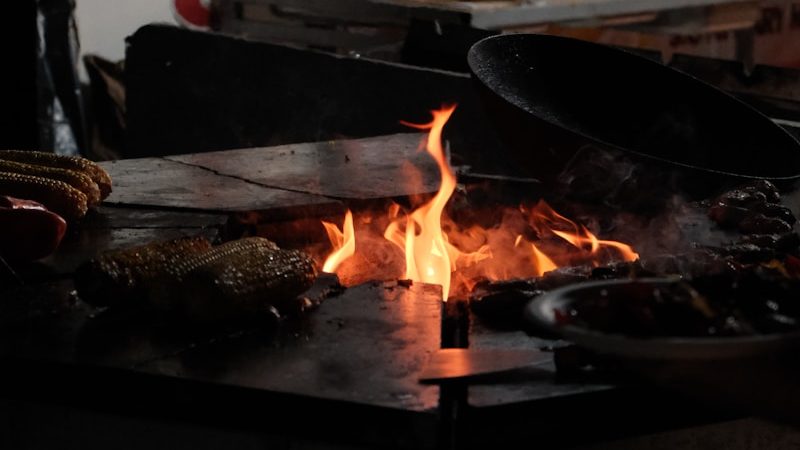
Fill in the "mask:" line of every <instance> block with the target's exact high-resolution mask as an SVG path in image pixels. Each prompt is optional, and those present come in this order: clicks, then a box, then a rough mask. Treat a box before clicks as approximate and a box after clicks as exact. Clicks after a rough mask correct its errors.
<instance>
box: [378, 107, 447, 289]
mask: <svg viewBox="0 0 800 450" xmlns="http://www.w3.org/2000/svg"><path fill="white" fill-rule="evenodd" d="M455 109H456V107H455V105H453V106H448V107H444V108H442V109H441V110H437V111H432V112H431V113H432V114H433V120H432V121H431V122H430V123H427V124H423V125H415V124H409V123H405V122H404V123H405V124H406V125H408V126H411V127H414V128H418V129H421V130H430V132H429V133H428V139H427V143H426V145H425V149H426V150H427V151H428V154H430V155H431V156H432V157H433V159H434V160H435V161H436V164H437V165H438V166H439V172H440V173H441V177H442V181H441V185H440V187H439V192H437V193H436V195H435V196H434V197H433V199H431V200H430V201H429V202H428V203H425V204H424V205H422V206H420V207H419V208H417V209H416V210H414V211H413V212H411V214H410V215H408V217H407V218H406V230H405V242H404V246H403V248H404V250H405V254H406V278H409V279H411V280H414V281H422V282H424V283H430V284H438V285H440V286H441V287H442V296H443V297H444V298H445V299H447V297H448V295H449V293H450V277H451V273H452V271H453V266H454V263H455V258H454V257H453V253H454V252H453V251H454V250H456V249H455V248H454V247H452V246H450V245H449V243H448V242H447V236H445V234H444V232H443V231H442V212H444V207H445V206H446V205H447V201H448V200H450V196H451V195H453V191H455V189H456V176H455V174H454V173H453V170H452V169H451V168H450V165H449V164H448V163H447V159H446V157H445V154H444V149H443V148H442V130H443V129H444V125H445V124H446V123H447V120H448V119H449V118H450V116H451V115H452V114H453V111H454V110H455ZM417 227H419V233H417ZM387 231H388V230H387ZM390 240H391V241H392V242H395V241H394V240H393V239H390ZM456 254H457V250H456Z"/></svg>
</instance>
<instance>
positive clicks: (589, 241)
mask: <svg viewBox="0 0 800 450" xmlns="http://www.w3.org/2000/svg"><path fill="white" fill-rule="evenodd" d="M531 220H532V221H533V222H532V226H533V227H534V228H535V229H538V230H540V231H541V230H542V229H543V228H547V229H549V231H550V232H552V233H553V234H555V235H556V236H558V237H560V238H561V239H563V240H565V241H567V242H569V243H570V244H572V245H573V246H575V247H576V248H578V249H582V250H583V249H586V250H588V251H589V252H590V253H591V254H592V255H596V254H597V253H598V252H599V251H600V250H601V249H603V248H607V247H610V248H613V249H615V250H616V251H617V252H618V253H619V254H620V257H621V259H622V260H623V261H636V260H637V259H639V254H638V253H636V252H635V251H634V250H633V248H631V246H630V245H627V244H623V243H621V242H617V241H607V240H602V239H598V238H597V236H595V235H594V234H592V232H590V231H589V230H588V229H586V227H585V226H583V225H580V226H579V225H578V224H576V223H575V222H573V221H571V220H569V219H567V218H566V217H564V216H562V215H561V214H558V213H557V212H555V211H553V208H551V207H550V205H548V204H547V203H545V202H544V201H542V200H540V201H539V203H538V204H537V205H536V206H535V207H534V209H533V214H532V215H531ZM557 227H561V228H569V229H571V230H572V232H568V231H561V230H557V229H555V228H557ZM587 247H588V249H587Z"/></svg>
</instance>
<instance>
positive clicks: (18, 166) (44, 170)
mask: <svg viewBox="0 0 800 450" xmlns="http://www.w3.org/2000/svg"><path fill="white" fill-rule="evenodd" d="M0 172H13V173H18V174H21V175H32V176H36V177H44V178H50V179H51V180H58V181H63V182H64V183H67V184H68V185H70V186H72V187H74V188H75V189H77V190H79V191H81V192H83V193H84V194H86V200H87V202H88V204H89V206H95V205H97V204H99V203H100V188H99V187H98V186H97V183H95V182H94V181H92V179H91V178H90V177H89V176H88V175H86V174H85V173H83V172H79V171H76V170H72V169H59V168H57V167H47V166H37V165H35V164H27V163H21V162H16V161H7V160H3V159H0Z"/></svg>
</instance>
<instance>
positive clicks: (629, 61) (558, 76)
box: [468, 34, 800, 196]
mask: <svg viewBox="0 0 800 450" xmlns="http://www.w3.org/2000/svg"><path fill="white" fill-rule="evenodd" d="M468 62H469V66H470V69H471V71H472V73H473V78H474V79H475V80H476V82H477V85H478V86H479V89H480V91H481V97H482V99H483V101H484V106H485V109H486V110H487V112H488V113H489V115H490V117H491V118H492V121H493V123H494V126H495V128H496V130H497V131H498V133H499V135H500V136H501V138H502V140H503V141H504V143H505V144H506V146H507V152H508V154H507V155H504V157H506V158H509V159H511V160H513V161H514V162H515V165H516V167H517V168H518V171H519V172H518V173H516V174H514V175H519V176H533V177H536V178H538V179H540V180H542V181H544V182H552V181H554V180H555V178H556V176H557V174H559V173H560V172H561V171H562V170H563V169H564V168H565V166H566V165H567V163H568V162H569V161H571V160H572V159H573V158H574V157H575V155H576V153H577V152H578V151H579V150H580V149H581V148H583V147H584V146H586V145H592V146H596V147H599V148H604V149H610V150H611V149H616V150H619V151H622V152H624V153H625V154H626V155H627V156H629V157H630V158H632V159H633V160H634V161H636V162H637V163H640V164H642V165H645V166H646V167H647V170H648V171H650V172H651V173H654V174H656V173H661V172H667V171H669V172H673V173H675V174H676V178H675V180H674V182H675V183H676V184H677V185H678V187H679V188H681V189H683V190H684V191H686V192H687V193H690V194H692V195H695V196H703V195H708V194H710V193H712V192H715V191H719V190H721V189H724V188H727V187H730V186H732V185H735V184H741V183H743V182H745V181H747V180H751V179H767V180H770V181H773V182H775V183H777V184H779V185H782V186H786V185H787V184H793V183H794V182H795V181H796V180H797V179H798V178H800V144H798V142H797V140H795V138H794V137H792V136H791V135H790V134H789V133H787V132H786V131H785V130H784V129H782V128H781V127H779V126H778V125H777V124H775V123H774V122H773V121H772V120H770V119H769V118H768V117H766V116H765V115H763V114H761V113H760V112H758V111H757V110H755V109H754V108H752V107H750V106H748V105H747V104H745V103H743V102H741V101H740V100H738V99H736V98H735V97H733V96H731V95H729V94H727V93H725V92H723V91H722V90H720V89H717V88H716V87H714V86H711V85H709V84H707V83H705V82H702V81H700V80H698V79H696V78H694V77H692V76H690V75H687V74H685V73H683V72H680V71H677V70H675V69H672V68H670V67H667V66H664V65H662V64H660V63H658V62H655V61H651V60H649V59H647V58H644V57H641V56H639V55H636V54H633V53H630V52H627V51H623V50H620V49H616V48H613V47H608V46H604V45H600V44H594V43H590V42H586V41H581V40H576V39H570V38H564V37H557V36H548V35H535V34H507V35H499V36H493V37H489V38H486V39H483V40H481V41H479V42H477V43H476V44H475V45H473V46H472V48H471V49H470V51H469V54H468Z"/></svg>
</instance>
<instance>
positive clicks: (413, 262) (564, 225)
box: [322, 106, 639, 298]
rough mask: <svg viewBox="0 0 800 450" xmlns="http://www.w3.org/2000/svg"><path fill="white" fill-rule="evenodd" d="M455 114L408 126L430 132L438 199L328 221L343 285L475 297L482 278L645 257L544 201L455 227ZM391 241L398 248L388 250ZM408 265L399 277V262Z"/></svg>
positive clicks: (448, 110) (328, 268)
mask: <svg viewBox="0 0 800 450" xmlns="http://www.w3.org/2000/svg"><path fill="white" fill-rule="evenodd" d="M454 110H455V106H450V107H444V108H442V109H441V110H438V111H432V114H433V120H432V121H431V122H430V123H427V124H423V125H416V124H408V123H405V124H406V125H408V126H411V127H413V128H417V129H421V130H430V131H429V133H428V136H427V139H426V142H425V149H426V150H427V152H428V154H430V155H431V157H433V159H434V160H435V161H436V163H437V165H438V166H439V171H440V174H441V185H440V187H439V191H438V192H437V193H436V195H435V196H433V198H431V199H430V200H428V201H426V202H424V203H422V204H421V205H419V206H417V207H416V208H414V209H412V210H411V211H409V212H405V213H403V211H402V208H401V207H400V206H399V205H397V204H392V205H391V207H390V208H389V210H388V212H386V213H383V212H382V213H379V214H375V213H374V212H367V213H365V215H364V216H363V217H360V218H359V220H358V225H359V226H358V227H356V226H354V219H353V214H352V212H351V211H349V210H348V211H347V214H346V216H345V220H344V226H343V229H342V230H340V229H339V228H338V227H337V226H336V225H334V224H331V223H328V222H322V224H323V226H324V227H325V230H326V232H327V233H328V238H329V240H330V242H331V244H332V246H333V252H332V253H330V255H329V256H328V257H327V258H326V259H325V263H324V265H323V271H325V272H329V273H336V274H337V275H338V276H339V277H340V278H341V280H342V282H343V283H345V284H356V283H358V282H363V281H367V280H368V279H380V278H383V279H386V278H402V279H410V280H413V281H420V282H424V283H429V284H438V285H440V286H442V292H443V293H444V296H445V298H450V297H454V296H456V295H461V294H465V293H467V292H469V291H470V290H471V289H472V287H473V286H474V285H475V284H476V283H477V282H478V281H480V280H482V279H488V280H492V281H498V280H504V279H510V278H531V277H539V276H542V275H543V274H544V273H546V272H549V271H552V270H555V269H557V268H559V267H562V266H567V265H577V264H591V265H594V266H598V265H600V264H606V263H609V262H611V261H635V260H637V259H638V258H639V255H638V254H637V253H636V252H635V251H634V250H633V249H632V248H631V247H630V246H629V245H626V244H623V243H621V242H616V241H611V240H603V239H599V238H598V237H597V236H595V235H594V234H592V233H591V232H590V231H589V229H588V228H587V227H585V226H584V225H579V224H576V223H575V222H573V221H571V220H569V219H567V218H566V217H564V216H562V215H560V214H558V213H557V212H555V211H554V210H553V209H552V208H551V207H550V206H549V205H548V204H547V203H545V202H544V201H539V202H538V203H537V204H535V205H533V206H532V207H528V206H525V205H523V206H520V207H519V208H505V210H504V211H502V220H501V221H500V223H498V224H494V225H493V226H489V227H486V226H480V225H471V226H463V225H460V224H457V223H456V222H455V221H454V220H452V219H451V218H450V216H449V215H448V213H447V211H446V209H445V207H446V206H447V205H448V201H449V200H450V199H451V196H452V195H453V193H454V192H455V190H456V175H455V173H454V172H453V170H452V168H451V167H450V165H449V164H448V162H447V158H446V156H445V152H444V149H443V146H442V130H443V129H444V126H445V124H446V123H447V120H448V119H449V118H450V116H451V115H452V113H453V111H454ZM381 230H382V231H381ZM356 235H358V236H359V238H358V241H359V246H358V248H357V247H356ZM387 242H389V243H391V244H394V245H393V246H392V245H390V246H389V247H390V248H387V247H386V245H385V244H386V243H387ZM392 249H393V250H392ZM398 254H399V255H401V257H400V258H397V255H398ZM403 263H404V271H403V272H402V273H400V271H401V270H403V269H400V268H399V267H398V265H400V266H402V265H403Z"/></svg>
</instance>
